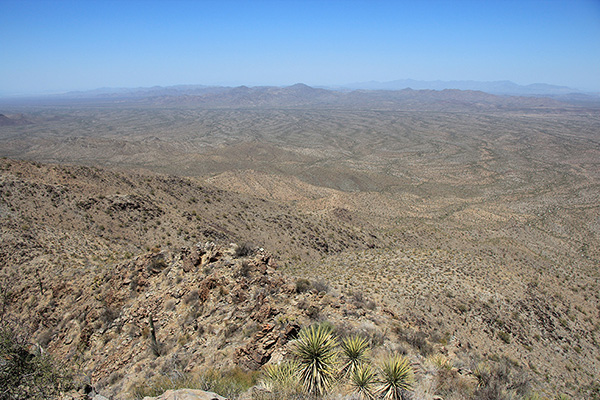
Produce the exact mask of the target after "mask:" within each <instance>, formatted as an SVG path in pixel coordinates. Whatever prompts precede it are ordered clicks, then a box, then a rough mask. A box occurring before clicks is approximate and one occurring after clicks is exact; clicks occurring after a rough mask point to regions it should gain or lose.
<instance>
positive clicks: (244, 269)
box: [237, 260, 252, 278]
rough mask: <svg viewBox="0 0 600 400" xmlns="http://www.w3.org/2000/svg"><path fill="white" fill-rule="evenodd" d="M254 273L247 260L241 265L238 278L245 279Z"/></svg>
mask: <svg viewBox="0 0 600 400" xmlns="http://www.w3.org/2000/svg"><path fill="white" fill-rule="evenodd" d="M251 271H252V267H251V265H250V263H249V262H248V261H246V260H244V261H242V263H241V264H240V268H239V269H238V271H237V276H243V277H245V278H247V277H249V276H250V272H251Z"/></svg>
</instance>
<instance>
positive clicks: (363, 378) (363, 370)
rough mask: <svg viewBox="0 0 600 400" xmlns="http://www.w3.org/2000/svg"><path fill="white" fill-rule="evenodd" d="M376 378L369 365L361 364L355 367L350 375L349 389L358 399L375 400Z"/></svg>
mask: <svg viewBox="0 0 600 400" xmlns="http://www.w3.org/2000/svg"><path fill="white" fill-rule="evenodd" d="M376 383H377V376H376V374H375V370H374V369H373V367H371V365H370V364H366V363H362V364H359V365H357V366H356V368H354V370H353V371H352V374H351V375H350V387H352V392H353V393H354V394H356V395H358V397H359V398H360V399H366V400H374V399H375V384H376Z"/></svg>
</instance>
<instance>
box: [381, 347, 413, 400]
mask: <svg viewBox="0 0 600 400" xmlns="http://www.w3.org/2000/svg"><path fill="white" fill-rule="evenodd" d="M380 373H381V381H380V382H381V386H380V388H379V395H380V396H381V397H382V398H383V399H386V400H400V399H402V393H404V392H406V391H409V390H411V389H412V384H413V382H414V380H415V378H414V372H413V369H412V367H411V365H410V361H409V360H408V359H407V358H406V357H403V356H400V355H393V356H390V357H388V358H387V359H386V360H385V361H384V362H383V365H382V366H381V371H380Z"/></svg>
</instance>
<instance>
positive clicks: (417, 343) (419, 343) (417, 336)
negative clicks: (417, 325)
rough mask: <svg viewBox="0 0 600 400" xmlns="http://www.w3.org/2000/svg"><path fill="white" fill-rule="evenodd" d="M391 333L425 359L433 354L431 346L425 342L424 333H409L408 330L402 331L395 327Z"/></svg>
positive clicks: (399, 327) (400, 328)
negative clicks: (417, 351)
mask: <svg viewBox="0 0 600 400" xmlns="http://www.w3.org/2000/svg"><path fill="white" fill-rule="evenodd" d="M393 332H394V333H396V335H398V339H400V340H403V341H405V342H406V343H408V344H409V345H411V346H412V347H414V348H415V349H417V350H419V352H420V353H421V354H422V355H423V356H425V357H427V356H429V355H430V354H432V353H433V351H434V349H433V346H432V345H431V344H430V343H429V342H428V341H427V335H426V334H425V333H424V332H420V331H417V332H411V331H409V330H405V329H402V327H401V326H399V325H396V326H394V328H393Z"/></svg>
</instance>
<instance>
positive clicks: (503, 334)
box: [498, 331, 511, 344]
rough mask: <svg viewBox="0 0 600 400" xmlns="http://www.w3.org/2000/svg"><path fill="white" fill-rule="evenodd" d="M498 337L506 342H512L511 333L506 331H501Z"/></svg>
mask: <svg viewBox="0 0 600 400" xmlns="http://www.w3.org/2000/svg"><path fill="white" fill-rule="evenodd" d="M498 337H499V338H500V339H501V340H502V341H503V342H504V343H506V344H510V342H511V337H510V333H507V332H504V331H499V332H498Z"/></svg>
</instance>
